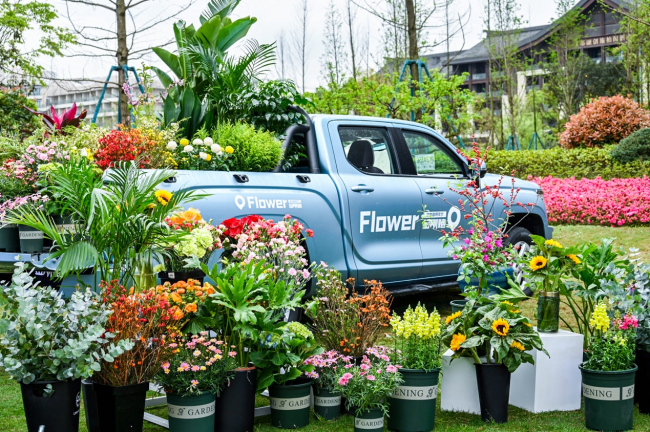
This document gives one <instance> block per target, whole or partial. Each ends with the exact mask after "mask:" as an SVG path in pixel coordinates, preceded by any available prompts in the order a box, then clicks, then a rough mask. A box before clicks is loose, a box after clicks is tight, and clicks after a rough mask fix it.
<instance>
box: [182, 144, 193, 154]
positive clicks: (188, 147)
mask: <svg viewBox="0 0 650 432" xmlns="http://www.w3.org/2000/svg"><path fill="white" fill-rule="evenodd" d="M183 151H184V152H185V153H192V152H193V151H194V147H192V146H191V145H189V144H188V145H186V146H185V147H183Z"/></svg>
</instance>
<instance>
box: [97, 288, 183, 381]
mask: <svg viewBox="0 0 650 432" xmlns="http://www.w3.org/2000/svg"><path fill="white" fill-rule="evenodd" d="M100 289H101V291H102V293H103V294H102V302H103V303H104V304H107V305H110V306H111V308H112V310H113V313H112V315H111V317H110V319H109V322H108V324H107V325H106V329H107V330H106V331H107V332H108V333H110V334H113V335H115V338H114V341H115V342H118V343H119V342H120V341H130V342H132V343H133V348H132V349H131V350H130V351H127V352H125V353H124V354H122V355H120V356H118V357H116V358H115V361H114V362H113V363H110V364H109V363H104V364H102V368H101V370H100V371H98V372H97V373H96V374H94V375H93V381H95V382H98V383H100V384H105V385H110V386H115V387H117V386H125V385H130V384H138V383H143V382H146V381H150V380H151V379H152V378H153V377H154V375H156V373H158V371H159V369H160V365H161V364H162V363H163V362H164V361H166V360H167V359H168V358H169V357H170V356H171V355H172V352H171V350H170V349H168V347H167V343H166V341H165V338H166V337H167V335H168V334H169V329H172V328H176V327H178V324H179V322H178V320H177V319H175V317H174V316H173V314H172V311H171V310H170V309H171V305H170V303H169V301H168V300H167V296H165V295H163V294H159V293H157V292H156V290H155V289H150V290H148V291H145V292H142V293H133V288H132V289H131V292H130V293H129V292H127V290H126V289H125V288H124V287H123V286H121V285H119V284H118V283H117V281H112V282H110V283H107V282H104V281H102V282H101V283H100Z"/></svg>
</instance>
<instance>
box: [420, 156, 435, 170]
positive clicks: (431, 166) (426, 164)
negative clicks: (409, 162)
mask: <svg viewBox="0 0 650 432" xmlns="http://www.w3.org/2000/svg"><path fill="white" fill-rule="evenodd" d="M415 167H416V168H417V170H418V174H428V173H435V172H436V155H435V154H419V155H415Z"/></svg>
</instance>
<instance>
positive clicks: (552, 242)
mask: <svg viewBox="0 0 650 432" xmlns="http://www.w3.org/2000/svg"><path fill="white" fill-rule="evenodd" d="M544 244H545V245H546V246H551V247H556V248H560V249H562V245H561V244H560V242H558V241H556V240H553V239H551V240H546V242H544Z"/></svg>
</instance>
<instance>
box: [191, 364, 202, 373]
mask: <svg viewBox="0 0 650 432" xmlns="http://www.w3.org/2000/svg"><path fill="white" fill-rule="evenodd" d="M200 370H201V367H200V366H196V365H195V366H192V372H198V371H200Z"/></svg>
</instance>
